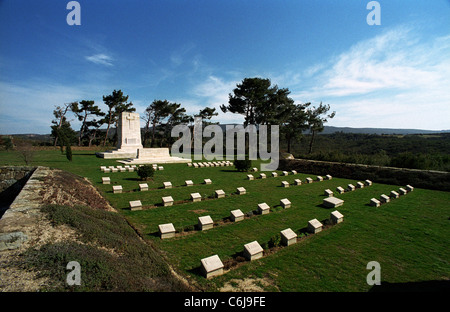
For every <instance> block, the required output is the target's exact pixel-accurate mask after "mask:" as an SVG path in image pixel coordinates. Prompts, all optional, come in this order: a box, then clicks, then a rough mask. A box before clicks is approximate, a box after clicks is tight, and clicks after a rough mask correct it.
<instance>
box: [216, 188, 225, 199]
mask: <svg viewBox="0 0 450 312" xmlns="http://www.w3.org/2000/svg"><path fill="white" fill-rule="evenodd" d="M214 194H215V196H216V198H224V197H225V192H224V191H223V190H216V191H215V192H214Z"/></svg>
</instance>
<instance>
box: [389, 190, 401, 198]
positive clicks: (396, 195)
mask: <svg viewBox="0 0 450 312" xmlns="http://www.w3.org/2000/svg"><path fill="white" fill-rule="evenodd" d="M399 196H400V195H399V194H398V193H397V192H396V191H391V198H398V197H399Z"/></svg>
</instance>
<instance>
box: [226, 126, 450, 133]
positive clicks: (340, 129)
mask: <svg viewBox="0 0 450 312" xmlns="http://www.w3.org/2000/svg"><path fill="white" fill-rule="evenodd" d="M229 125H230V126H234V125H237V124H229ZM226 126H227V125H225V124H221V125H220V127H221V128H222V129H223V130H224V131H225V127H226ZM335 132H343V133H363V134H378V135H382V134H401V135H405V134H432V133H450V130H422V129H392V128H351V127H333V126H325V127H324V130H323V131H322V132H320V133H319V134H333V133H335ZM304 133H305V134H308V133H309V131H305V132H304Z"/></svg>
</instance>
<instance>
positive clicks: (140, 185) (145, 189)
mask: <svg viewBox="0 0 450 312" xmlns="http://www.w3.org/2000/svg"><path fill="white" fill-rule="evenodd" d="M139 189H140V190H141V192H144V191H148V184H147V183H141V184H139Z"/></svg>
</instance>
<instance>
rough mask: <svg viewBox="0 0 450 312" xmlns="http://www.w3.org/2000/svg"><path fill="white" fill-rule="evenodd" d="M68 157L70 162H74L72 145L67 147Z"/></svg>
mask: <svg viewBox="0 0 450 312" xmlns="http://www.w3.org/2000/svg"><path fill="white" fill-rule="evenodd" d="M66 157H67V159H68V160H69V161H72V147H71V145H70V143H67V145H66Z"/></svg>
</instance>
